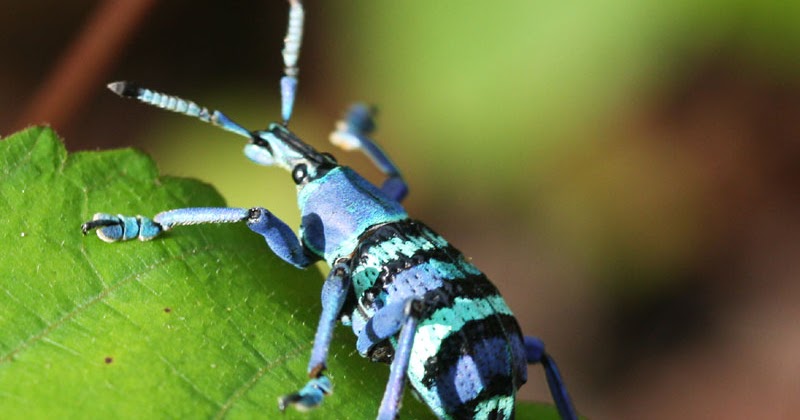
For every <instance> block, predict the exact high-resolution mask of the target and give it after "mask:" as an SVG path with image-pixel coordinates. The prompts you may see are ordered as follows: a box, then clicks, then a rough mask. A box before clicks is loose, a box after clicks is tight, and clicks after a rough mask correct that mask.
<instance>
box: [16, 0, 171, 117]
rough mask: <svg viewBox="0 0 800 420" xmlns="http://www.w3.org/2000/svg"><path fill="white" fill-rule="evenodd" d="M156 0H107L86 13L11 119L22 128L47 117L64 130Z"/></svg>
mask: <svg viewBox="0 0 800 420" xmlns="http://www.w3.org/2000/svg"><path fill="white" fill-rule="evenodd" d="M154 3H155V2H154V0H106V1H104V2H102V3H100V4H99V5H98V6H97V8H96V9H95V11H94V13H93V14H92V15H91V16H90V17H89V19H88V21H87V22H86V24H85V25H84V27H83V31H81V33H80V34H78V36H77V37H76V38H75V39H74V40H73V41H72V44H71V45H70V46H69V47H68V48H67V49H66V51H65V52H64V53H63V55H62V56H61V58H60V59H59V61H58V63H57V64H56V65H55V66H53V70H52V72H51V73H50V75H49V76H48V78H47V80H45V81H44V82H43V83H42V84H41V85H40V86H39V89H38V91H37V92H36V94H35V95H34V96H33V99H32V100H31V101H30V102H29V103H28V104H27V106H26V107H25V109H24V111H23V112H22V113H21V114H20V116H19V118H17V121H16V123H15V128H16V129H20V128H23V127H26V126H28V125H31V124H39V123H48V124H50V126H52V127H54V128H55V129H56V130H63V129H64V128H65V127H66V126H67V125H68V124H69V122H70V119H71V118H72V117H73V116H74V115H76V114H77V113H78V112H80V110H81V108H82V107H83V105H84V103H85V102H86V101H87V99H89V98H91V97H92V96H93V94H94V92H96V90H97V89H98V88H100V86H102V84H103V81H104V79H105V78H106V75H107V73H108V70H109V67H110V66H111V64H112V63H113V62H114V61H115V59H116V58H117V56H118V55H119V53H120V52H121V50H122V46H123V45H124V44H125V42H126V41H127V40H128V39H129V38H130V37H131V35H132V34H133V32H134V31H135V29H136V27H137V26H138V25H139V23H140V22H141V20H142V19H143V18H144V17H145V16H146V15H147V11H149V10H150V9H152V6H153V5H154Z"/></svg>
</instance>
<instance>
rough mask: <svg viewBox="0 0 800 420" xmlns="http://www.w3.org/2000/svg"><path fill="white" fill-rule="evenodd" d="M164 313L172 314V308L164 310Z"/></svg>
mask: <svg viewBox="0 0 800 420" xmlns="http://www.w3.org/2000/svg"><path fill="white" fill-rule="evenodd" d="M164 312H166V313H170V312H172V308H164Z"/></svg>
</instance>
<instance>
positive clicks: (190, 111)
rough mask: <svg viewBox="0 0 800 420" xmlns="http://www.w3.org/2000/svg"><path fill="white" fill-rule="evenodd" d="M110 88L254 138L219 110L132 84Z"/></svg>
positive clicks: (116, 83) (111, 84) (128, 96)
mask: <svg viewBox="0 0 800 420" xmlns="http://www.w3.org/2000/svg"><path fill="white" fill-rule="evenodd" d="M108 88H109V89H110V90H111V91H112V92H114V93H116V94H117V95H119V96H121V97H123V98H132V99H136V100H137V101H139V102H143V103H146V104H148V105H152V106H156V107H159V108H161V109H166V110H167V111H172V112H177V113H179V114H183V115H188V116H190V117H195V118H197V119H199V120H201V121H205V122H207V123H209V124H213V125H216V126H217V127H220V128H222V129H224V130H227V131H230V132H233V133H236V134H239V135H240V136H244V137H247V138H252V134H251V133H250V131H248V130H247V129H246V128H244V127H242V126H240V125H239V124H236V123H235V122H233V121H232V120H231V119H230V118H228V117H227V116H226V115H225V114H223V113H221V112H219V111H217V110H214V111H209V110H208V108H206V107H201V106H200V105H197V104H196V103H194V102H192V101H190V100H187V99H183V98H179V97H177V96H172V95H167V94H164V93H161V92H156V91H154V90H150V89H147V88H143V87H140V86H139V85H137V84H135V83H131V82H112V83H109V84H108Z"/></svg>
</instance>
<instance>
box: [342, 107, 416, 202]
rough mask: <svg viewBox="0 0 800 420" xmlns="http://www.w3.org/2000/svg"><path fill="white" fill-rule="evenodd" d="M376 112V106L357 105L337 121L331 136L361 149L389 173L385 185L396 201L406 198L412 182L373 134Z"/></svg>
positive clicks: (352, 147)
mask: <svg viewBox="0 0 800 420" xmlns="http://www.w3.org/2000/svg"><path fill="white" fill-rule="evenodd" d="M374 115H375V108H373V107H369V106H367V105H364V104H355V105H353V106H352V107H350V110H349V111H348V112H347V116H346V117H345V118H344V119H343V120H341V121H339V122H337V123H336V130H334V131H333V132H332V133H331V136H330V140H331V143H333V144H335V145H336V146H339V147H341V148H342V149H344V150H361V151H362V152H363V153H364V154H365V155H367V157H369V158H370V159H371V160H372V162H373V163H374V164H375V166H377V167H378V169H380V171H381V172H383V174H385V175H386V176H387V177H388V178H387V179H386V181H384V182H383V185H382V186H381V189H382V190H383V192H384V193H386V195H388V196H389V197H391V198H392V199H394V200H395V201H402V200H403V198H405V196H406V195H407V194H408V185H407V184H406V182H405V180H403V176H402V175H401V174H400V170H399V169H398V168H397V166H395V164H394V162H392V160H391V159H389V156H387V155H386V153H385V152H384V151H383V150H382V149H381V148H380V147H378V145H377V144H375V142H374V141H373V140H372V139H370V137H369V135H370V134H371V133H372V131H374V130H375V121H374Z"/></svg>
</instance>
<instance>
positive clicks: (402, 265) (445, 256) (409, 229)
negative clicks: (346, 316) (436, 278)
mask: <svg viewBox="0 0 800 420" xmlns="http://www.w3.org/2000/svg"><path fill="white" fill-rule="evenodd" d="M393 239H399V240H401V241H414V242H422V241H428V242H430V243H437V242H441V241H444V240H443V239H442V238H441V237H440V236H439V235H438V234H436V233H435V232H433V231H432V230H430V228H428V227H427V226H425V225H424V224H422V223H420V222H417V221H415V220H411V219H405V220H401V221H398V222H392V223H386V224H383V225H379V226H376V227H374V228H372V229H370V230H368V231H367V232H366V233H365V234H364V235H362V236H361V238H359V241H360V242H359V244H358V246H357V247H356V250H355V252H354V253H353V257H352V258H351V270H353V271H355V269H356V267H357V266H358V265H359V264H363V263H365V262H366V261H367V259H368V258H369V257H370V256H371V255H372V253H373V251H374V248H376V247H381V246H382V245H383V244H384V243H386V242H389V241H391V240H393ZM444 242H446V241H444ZM463 259H464V257H463V255H462V254H461V252H460V251H459V250H457V249H456V248H454V247H453V246H452V245H450V244H447V246H434V247H433V248H429V249H422V248H419V249H417V250H416V251H415V252H414V254H413V255H411V256H405V255H400V256H399V257H398V258H396V259H394V260H391V261H386V262H384V263H383V264H382V266H381V267H380V272H379V273H378V277H377V278H376V279H375V282H374V283H373V285H372V287H370V288H369V289H367V290H366V291H365V292H364V294H363V295H362V296H360V299H361V301H362V304H363V305H365V306H369V305H370V304H371V303H372V301H373V299H374V297H375V296H377V295H378V294H380V293H381V292H382V291H383V290H384V288H385V287H386V286H387V285H389V284H392V282H394V279H395V277H396V276H397V275H398V274H400V273H402V272H403V271H406V270H408V269H411V268H413V267H416V266H418V265H421V264H424V263H426V262H428V261H430V260H438V261H446V262H453V263H456V262H459V261H462V260H463ZM495 293H496V291H495Z"/></svg>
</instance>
